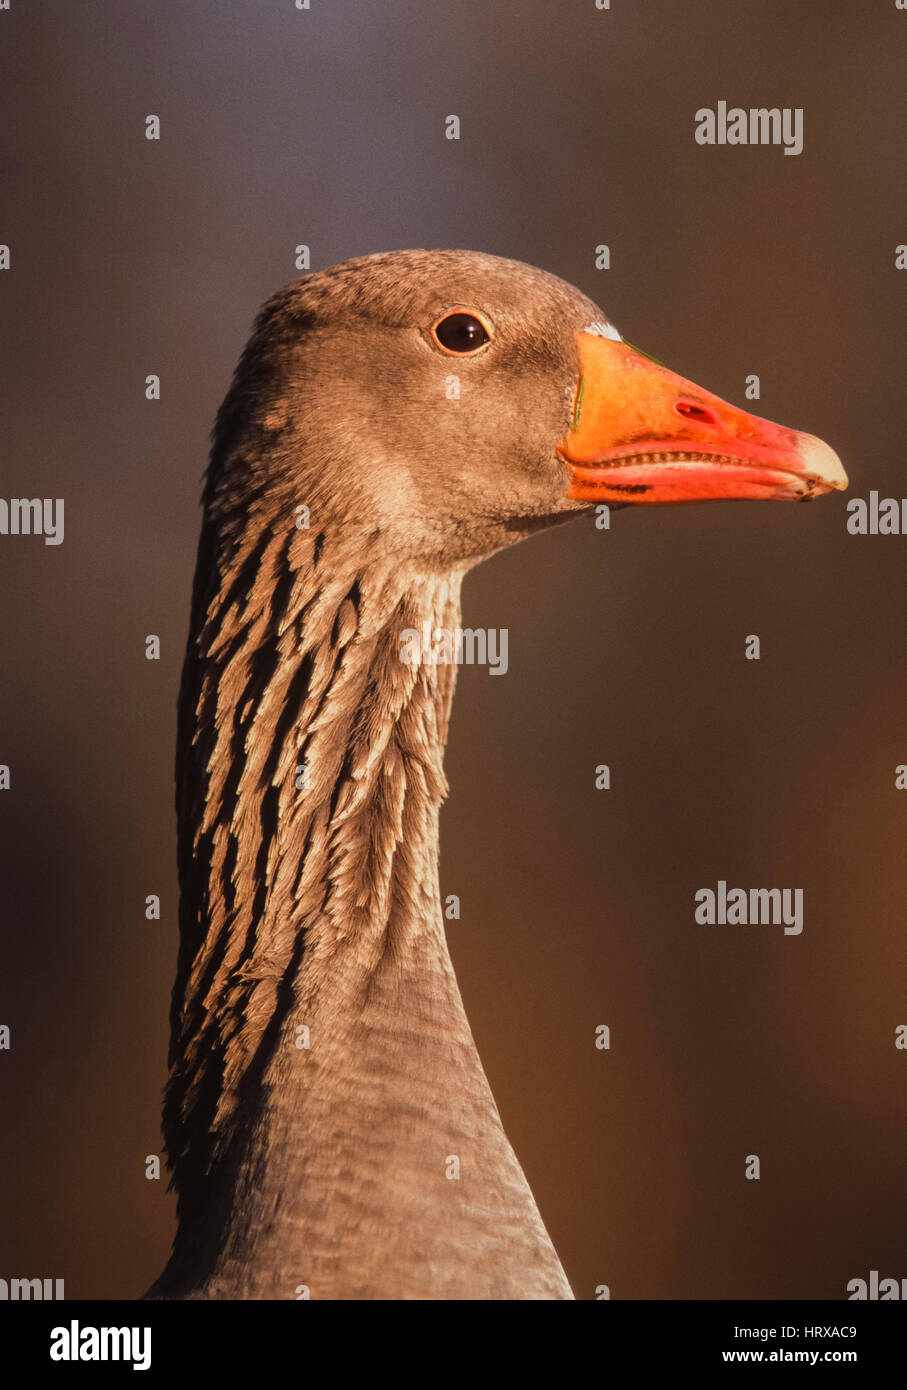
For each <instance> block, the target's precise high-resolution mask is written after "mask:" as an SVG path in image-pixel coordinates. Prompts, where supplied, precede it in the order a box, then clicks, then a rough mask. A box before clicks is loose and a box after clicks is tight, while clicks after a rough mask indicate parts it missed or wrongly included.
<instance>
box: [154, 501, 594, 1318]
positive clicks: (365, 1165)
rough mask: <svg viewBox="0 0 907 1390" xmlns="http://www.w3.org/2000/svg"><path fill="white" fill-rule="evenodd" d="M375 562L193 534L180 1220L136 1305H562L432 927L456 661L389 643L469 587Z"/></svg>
mask: <svg viewBox="0 0 907 1390" xmlns="http://www.w3.org/2000/svg"><path fill="white" fill-rule="evenodd" d="M376 551H377V553H379V554H380V549H379V548H378V547H377V546H374V545H372V546H371V547H370V546H369V538H368V537H366V536H358V537H356V538H355V539H354V538H352V537H346V538H344V539H343V540H342V541H338V540H337V539H336V538H335V539H333V540H332V539H331V538H330V537H327V538H326V537H325V536H323V535H320V534H313V533H310V532H308V531H297V530H296V529H295V528H293V529H291V530H290V533H289V534H288V535H286V534H285V535H280V534H278V533H276V532H275V530H274V529H273V528H269V527H267V526H263V527H262V528H261V530H260V531H259V532H258V534H257V535H256V534H255V531H254V528H252V527H246V528H245V529H244V530H243V532H242V534H241V539H238V540H237V541H236V542H235V543H234V544H232V545H228V546H224V545H223V544H221V543H220V542H214V541H213V540H208V539H206V536H205V535H204V534H203V538H202V546H201V552H200V559H199V578H198V580H197V587H196V599H195V605H194V612H193V623H192V633H191V636H190V644H189V652H188V656H187V661H186V668H185V672H184V680H183V690H182V695H181V728H180V748H179V754H178V762H179V789H178V810H179V822H180V876H181V890H182V905H181V937H182V944H181V952H180V963H179V970H178V977H177V984H176V989H175V993H174V1004H173V1015H172V1024H173V1042H172V1049H171V1068H172V1073H171V1081H170V1086H169V1089H168V1096H167V1103H166V1107H165V1129H166V1134H167V1143H168V1151H169V1155H170V1158H171V1162H172V1163H173V1165H174V1171H175V1182H176V1186H177V1188H178V1191H179V1220H180V1225H179V1232H178V1235H177V1239H176V1243H175V1246H174V1253H173V1256H172V1258H171V1261H170V1264H169V1265H168V1267H167V1269H166V1270H165V1272H164V1274H163V1275H162V1276H161V1279H160V1280H159V1281H158V1283H157V1284H156V1285H155V1287H154V1289H153V1290H152V1291H151V1296H155V1297H170V1298H174V1297H176V1298H180V1297H183V1298H186V1297H189V1298H192V1297H195V1298H198V1297H202V1298H205V1297H208V1298H212V1297H213V1298H229V1297H239V1298H269V1297H272V1298H296V1297H298V1296H299V1295H300V1292H304V1291H305V1290H308V1291H309V1294H310V1296H311V1297H313V1298H391V1299H398V1298H442V1299H448V1298H479V1299H482V1298H570V1297H571V1296H572V1295H571V1293H570V1289H569V1285H568V1284H567V1281H566V1278H565V1276H564V1274H563V1271H562V1270H561V1267H560V1264H559V1262H558V1259H557V1256H556V1254H555V1252H554V1250H553V1247H552V1245H551V1242H550V1240H549V1238H548V1235H547V1233H546V1231H545V1229H544V1226H543V1225H542V1222H541V1219H540V1217H539V1215H538V1212H537V1209H536V1206H535V1203H534V1200H533V1198H532V1194H531V1192H530V1190H529V1187H528V1185H527V1183H526V1180H525V1178H524V1176H523V1173H522V1171H521V1169H520V1166H519V1164H518V1162H517V1160H516V1158H515V1156H514V1154H513V1150H512V1149H511V1146H510V1144H509V1142H508V1140H507V1138H506V1136H505V1134H504V1131H503V1128H502V1126H501V1121H500V1118H499V1115H498V1111H497V1108H496V1106H495V1103H494V1100H493V1097H492V1095H491V1091H490V1089H489V1086H488V1082H487V1080H486V1077H485V1074H484V1072H483V1070H482V1066H481V1062H480V1060H479V1057H478V1054H477V1051H476V1048H475V1044H474V1042H473V1039H472V1035H471V1032H470V1029H469V1025H468V1023H467V1020H466V1016H465V1014H464V1011H463V1006H462V1002H461V998H460V993H459V989H458V987H457V983H456V979H455V977H454V973H453V968H452V965H451V962H450V957H449V954H448V949H447V943H446V940H445V936H444V927H443V918H442V911H441V902H440V891H439V884H438V817H439V810H440V805H441V801H442V799H443V796H444V794H445V790H446V784H445V779H444V773H443V769H442V756H443V750H444V744H445V740H446V734H447V724H448V718H449V713H450V703H451V697H452V693H453V683H454V672H455V667H454V666H453V665H449V664H447V665H445V664H440V665H435V664H429V663H407V662H405V661H403V660H401V633H402V632H403V631H404V630H405V629H411V628H415V629H419V630H421V627H422V624H423V623H424V622H426V621H428V622H429V623H430V624H431V626H432V628H433V629H434V628H438V627H441V628H446V629H449V630H452V629H455V628H456V627H457V626H458V625H459V590H460V579H461V571H456V572H446V573H429V572H418V573H417V572H415V571H414V570H413V568H412V567H407V566H406V565H403V566H401V565H400V563H399V562H397V563H395V562H394V561H391V560H388V561H380V560H375V559H371V560H368V559H366V558H365V557H366V556H367V555H370V554H371V555H374V554H375V553H376ZM205 573H207V574H208V579H207V580H205V579H204V578H203V576H204V574H205ZM303 1286H304V1288H303Z"/></svg>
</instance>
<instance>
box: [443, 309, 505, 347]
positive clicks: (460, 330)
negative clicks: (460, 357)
mask: <svg viewBox="0 0 907 1390" xmlns="http://www.w3.org/2000/svg"><path fill="white" fill-rule="evenodd" d="M432 337H433V338H434V339H435V342H436V343H437V344H438V346H439V347H440V348H442V349H443V351H444V352H456V353H460V352H475V351H476V349H477V348H480V347H484V345H485V344H486V343H490V342H491V333H490V332H489V330H488V326H487V325H486V324H485V323H483V322H482V320H481V319H480V318H479V316H478V315H477V314H472V313H470V312H469V311H468V310H466V309H455V310H454V312H453V313H452V314H445V315H444V317H443V318H442V319H438V322H437V323H436V324H435V326H434V327H433V328H432Z"/></svg>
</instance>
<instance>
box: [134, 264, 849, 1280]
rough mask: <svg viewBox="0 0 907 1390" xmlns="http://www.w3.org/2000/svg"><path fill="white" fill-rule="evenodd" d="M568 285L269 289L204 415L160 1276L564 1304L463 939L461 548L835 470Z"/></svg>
mask: <svg viewBox="0 0 907 1390" xmlns="http://www.w3.org/2000/svg"><path fill="white" fill-rule="evenodd" d="M846 483H847V479H846V477H845V474H844V470H843V468H842V465H841V463H840V460H839V459H838V457H837V455H836V454H835V453H833V451H832V450H831V449H830V448H829V447H828V446H827V445H826V444H823V443H822V442H821V441H820V440H818V439H816V438H814V437H812V436H810V435H806V434H802V433H799V432H797V431H794V430H791V429H786V428H784V427H782V426H780V425H776V424H772V423H770V422H769V421H766V420H761V419H757V418H756V417H754V416H752V415H749V414H747V413H746V412H744V411H742V410H740V409H738V408H736V407H735V406H733V405H731V404H728V403H727V402H725V401H722V400H720V399H718V398H717V397H715V396H713V395H710V394H709V393H707V392H706V391H703V390H702V389H701V388H699V387H698V386H695V385H694V384H693V383H692V382H689V381H686V380H684V379H683V378H681V377H679V376H676V375H674V374H673V373H672V372H670V371H668V370H667V369H666V368H665V367H663V366H662V365H661V364H659V363H657V362H655V361H654V360H653V359H651V358H648V357H647V356H646V355H645V354H643V353H641V352H639V351H637V350H636V349H634V348H633V347H631V346H630V345H629V344H628V343H626V341H625V340H624V339H623V338H622V337H621V335H620V334H619V332H618V331H617V329H616V328H615V327H614V326H613V325H612V324H611V323H610V321H609V320H608V318H607V317H606V315H605V314H604V313H603V311H602V310H601V309H600V308H599V307H598V305H597V304H595V303H593V302H592V301H591V300H590V299H588V298H587V297H586V296H585V295H584V294H582V293H581V292H580V291H579V290H577V289H575V288H574V287H573V286H571V285H569V284H567V283H566V282H564V281H563V280H560V279H558V278H556V277H555V276H553V275H551V274H549V273H547V272H545V271H542V270H539V269H535V268H533V267H531V266H528V265H524V264H522V263H519V262H516V261H512V260H506V259H501V258H498V257H496V256H491V255H486V254H482V253H478V252H465V251H450V250H442V251H425V250H412V251H397V252H391V253H383V254H378V255H373V256H366V257H362V258H359V259H356V260H351V261H347V262H344V263H343V264H341V265H337V266H334V267H332V268H330V269H328V270H325V271H322V272H317V273H312V274H310V275H308V276H305V277H303V278H302V279H298V280H296V281H294V282H292V283H291V284H289V285H288V286H286V287H285V288H284V289H282V290H280V291H279V292H278V293H276V294H275V295H274V296H273V297H272V298H271V299H270V300H269V301H268V302H267V304H266V305H265V307H264V308H263V309H262V311H261V312H260V314H259V316H258V318H257V320H256V322H255V325H254V329H253V331H252V334H251V337H250V339H249V342H248V344H247V346H246V348H245V350H244V352H243V353H242V357H241V359H240V362H239V365H238V367H237V369H236V372H235V374H234V377H233V381H232V384H231V386H230V388H229V391H228V394H227V396H226V398H225V400H224V402H223V405H222V406H221V408H220V411H219V413H218V415H217V420H216V424H215V427H214V431H213V434H212V450H211V457H210V464H209V468H208V472H207V475H206V482H205V488H204V495H203V513H204V516H203V524H202V531H201V538H200V543H199V550H198V561H197V568H196V575H195V584H194V592H193V599H192V608H191V618H190V634H189V641H188V649H187V654H186V659H185V665H184V670H183V678H182V686H181V691H180V697H179V719H178V724H179V727H178V747H177V815H178V861H179V877H180V892H181V904H180V945H179V953H178V963H177V975H176V983H175V987H174V993H173V1002H172V1009H171V1047H170V1076H169V1081H168V1085H167V1089H166V1094H165V1100H164V1133H165V1139H166V1151H167V1156H168V1162H169V1165H170V1168H171V1171H172V1175H173V1185H174V1186H175V1188H176V1192H177V1232H176V1236H175V1239H174V1244H173V1250H172V1253H171V1256H170V1259H169V1262H168V1264H167V1266H166V1268H165V1269H164V1271H163V1273H162V1274H161V1275H160V1276H159V1278H158V1280H157V1281H156V1283H155V1284H154V1285H153V1286H152V1288H151V1289H150V1290H149V1291H148V1293H147V1294H146V1295H145V1296H146V1297H148V1298H154V1299H233V1298H238V1299H268V1298H306V1297H311V1298H318V1299H444V1300H446V1299H570V1298H573V1296H574V1295H573V1292H572V1290H571V1287H570V1284H569V1283H568V1280H567V1277H566V1275H565V1273H564V1270H563V1268H562V1266H561V1263H560V1260H559V1259H558V1256H557V1254H556V1252H555V1249H554V1246H553V1244H552V1241H551V1239H550V1237H549V1235H548V1232H547V1230H546V1228H545V1226H544V1224H543V1221H542V1218H541V1216H540V1214H539V1212H538V1209H537V1207H536V1204H535V1201H534V1199H533V1196H532V1193H531V1191H530V1188H529V1185H528V1183H527V1181H526V1178H525V1177H524V1174H523V1171H522V1169H521V1167H520V1164H519V1162H518V1160H517V1157H516V1155H515V1153H514V1151H513V1149H512V1147H511V1145H510V1143H509V1141H508V1139H507V1137H506V1135H505V1132H504V1128H503V1126H502V1123H501V1119H500V1116H499V1114H498V1110H497V1107H496V1105H495V1102H494V1098H493V1096H492V1093H491V1089H490V1087H489V1083H488V1081H487V1079H486V1076H485V1073H484V1071H483V1068H482V1064H481V1062H480V1060H479V1056H478V1053H477V1050H476V1046H475V1043H474V1041H473V1038H472V1034H471V1032H470V1028H469V1024H468V1022H467V1018H466V1014H465V1012H464V1007H463V1003H462V1000H461V996H460V992H459V989H458V986H457V981H456V978H455V976H454V971H453V967H452V964H451V960H450V956H449V954H448V948H447V944H446V940H445V933H444V926H443V918H442V908H441V898H440V890H439V881H438V819H439V809H440V806H441V802H442V799H443V797H444V795H445V790H446V783H445V774H444V770H443V753H444V745H445V739H446V735H447V729H448V721H449V718H450V710H451V698H452V695H453V687H454V677H455V674H456V662H455V661H444V660H437V659H435V657H436V655H437V653H436V652H434V653H433V651H429V652H428V653H427V654H423V655H422V656H421V657H417V658H416V659H412V658H411V659H409V660H405V659H403V655H402V652H403V644H402V642H401V635H402V634H403V633H406V632H409V631H416V632H421V631H423V630H424V625H425V624H428V625H429V630H430V631H431V632H432V633H437V632H438V631H439V630H440V631H441V632H447V633H451V632H455V631H456V630H457V629H458V627H459V624H460V586H461V581H462V578H463V576H464V574H465V573H466V572H467V571H468V570H469V569H470V568H471V567H472V566H473V565H475V564H477V563H478V562H479V561H481V560H483V559H485V558H487V557H488V556H490V555H493V554H494V553H495V552H496V551H499V550H501V549H502V548H504V547H506V546H510V545H512V544H514V543H515V542H517V541H519V540H522V539H523V538H525V537H529V536H532V535H533V534H534V533H536V532H538V531H540V530H543V529H545V528H547V527H549V526H552V525H556V524H558V523H562V522H566V521H569V520H570V519H572V518H575V517H577V516H579V515H583V514H588V513H589V511H590V509H594V508H595V507H597V506H600V505H601V504H606V505H608V506H611V507H614V508H619V507H626V506H640V505H664V504H672V503H687V502H695V501H703V500H714V499H718V498H775V499H786V500H792V501H796V500H800V501H802V500H807V499H809V498H814V497H817V496H819V495H821V494H823V493H827V492H829V491H832V490H834V489H840V488H843V487H845V486H846Z"/></svg>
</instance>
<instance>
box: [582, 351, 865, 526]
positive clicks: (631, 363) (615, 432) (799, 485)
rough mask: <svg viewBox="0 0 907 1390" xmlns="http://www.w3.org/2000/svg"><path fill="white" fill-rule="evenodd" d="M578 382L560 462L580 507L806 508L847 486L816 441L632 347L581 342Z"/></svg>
mask: <svg viewBox="0 0 907 1390" xmlns="http://www.w3.org/2000/svg"><path fill="white" fill-rule="evenodd" d="M576 336H577V342H578V344H579V353H580V370H581V376H580V380H579V384H578V386H577V393H576V401H575V405H574V413H573V419H572V421H571V423H570V428H569V430H568V432H567V436H566V438H565V439H564V440H562V442H561V444H560V445H559V447H558V451H557V452H558V455H559V456H560V457H561V458H562V459H563V460H564V462H565V463H567V465H568V466H569V469H570V487H569V489H568V492H567V496H568V497H571V498H574V499H576V500H577V501H583V502H636V503H640V502H641V503H648V504H650V505H652V504H656V505H657V504H659V503H660V504H665V503H671V502H711V501H719V500H720V499H723V498H732V497H750V498H752V497H765V498H780V499H785V500H788V501H805V500H806V499H807V498H811V497H819V496H821V494H822V493H823V492H830V491H831V490H832V489H834V488H845V487H847V474H846V473H845V472H844V469H843V467H842V465H841V460H840V459H839V458H838V456H837V454H836V453H834V451H833V450H832V449H830V448H829V447H828V445H827V444H823V443H822V441H821V439H816V438H815V437H814V436H813V435H811V434H801V433H800V432H799V431H798V430H789V429H785V427H784V426H783V425H774V424H772V422H771V421H770V420H762V419H760V418H759V417H758V416H757V415H748V414H747V413H746V411H745V410H738V409H737V407H736V406H733V405H729V404H728V402H727V401H722V400H719V398H718V397H717V396H712V395H709V393H708V392H707V391H703V390H702V389H701V388H700V387H699V386H694V385H693V383H692V382H691V381H685V380H684V379H683V377H679V376H675V375H674V373H673V372H669V371H668V370H667V368H665V367H662V366H660V365H659V364H658V363H656V362H653V361H652V359H651V358H648V357H645V356H643V354H642V353H639V352H636V351H635V349H633V348H631V347H630V346H629V345H628V344H627V343H624V342H622V341H615V340H613V339H611V338H606V337H600V336H599V335H598V334H594V333H578V334H577V335H576Z"/></svg>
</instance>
